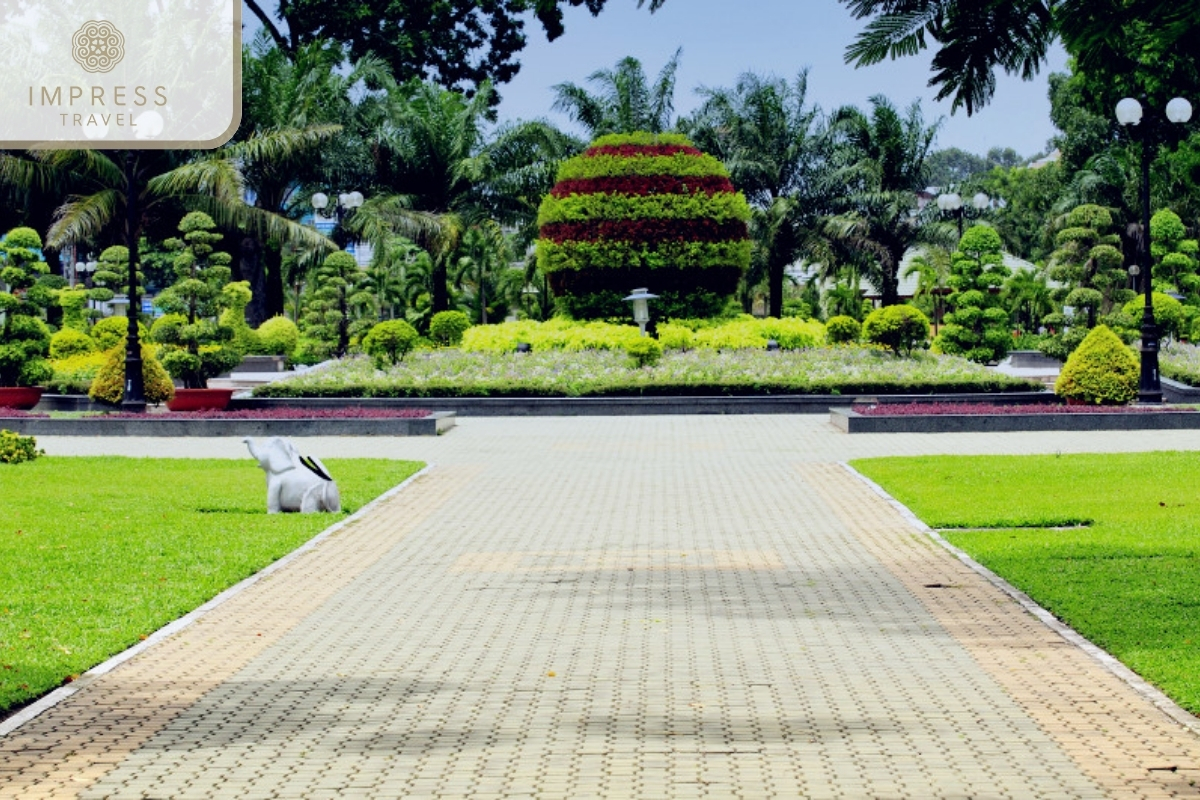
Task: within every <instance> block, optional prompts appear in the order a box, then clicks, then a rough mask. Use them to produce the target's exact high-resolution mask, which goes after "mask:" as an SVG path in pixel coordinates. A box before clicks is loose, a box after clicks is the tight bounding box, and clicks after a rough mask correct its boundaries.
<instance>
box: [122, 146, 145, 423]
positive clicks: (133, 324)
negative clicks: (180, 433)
mask: <svg viewBox="0 0 1200 800" xmlns="http://www.w3.org/2000/svg"><path fill="white" fill-rule="evenodd" d="M137 177H138V176H137V155H136V154H135V152H134V151H133V150H126V151H125V246H126V247H127V248H129V309H128V310H127V311H126V312H125V313H126V315H127V316H128V317H129V332H128V334H127V335H126V337H125V390H124V392H123V393H122V395H121V410H122V411H129V412H132V413H136V414H140V413H144V412H145V411H146V377H145V374H144V373H143V371H142V343H141V341H140V339H139V338H138V312H139V311H141V308H142V303H141V299H140V297H139V296H138V275H137V268H138V236H139V235H140V234H141V214H142V210H141V208H139V207H138V181H137Z"/></svg>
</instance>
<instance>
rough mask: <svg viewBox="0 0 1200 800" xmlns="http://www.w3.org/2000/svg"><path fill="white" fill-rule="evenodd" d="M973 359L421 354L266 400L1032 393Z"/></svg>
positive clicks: (846, 351) (289, 387)
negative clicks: (633, 363) (646, 362)
mask: <svg viewBox="0 0 1200 800" xmlns="http://www.w3.org/2000/svg"><path fill="white" fill-rule="evenodd" d="M1036 388H1040V386H1039V385H1038V384H1036V383H1034V382H1032V381H1028V380H1022V379H1017V378H1011V377H1008V376H1006V375H1002V374H999V373H996V372H993V371H991V370H988V369H986V368H985V367H983V366H980V365H978V364H974V363H972V362H969V361H967V360H966V359H962V358H956V357H951V356H934V355H930V354H927V353H922V354H918V355H916V356H914V357H913V358H896V357H895V356H893V355H891V354H889V353H886V352H884V351H882V350H879V349H878V348H862V347H846V346H841V347H833V348H818V349H811V350H793V351H780V352H767V351H766V350H708V349H701V350H690V351H687V352H675V351H669V352H666V353H664V354H663V356H662V358H661V359H660V360H659V361H658V362H657V363H656V364H655V365H653V366H647V367H643V368H640V369H630V365H629V357H628V355H626V353H625V352H624V350H580V351H566V350H554V349H548V350H542V351H537V350H535V351H533V352H532V353H509V352H506V353H489V352H464V351H459V350H449V349H445V350H434V351H428V352H419V353H415V354H414V355H412V356H410V357H409V358H407V359H405V361H404V362H403V363H402V364H400V365H398V366H396V367H394V368H392V369H389V370H386V371H381V370H377V369H375V368H374V365H373V364H372V363H371V361H370V360H369V359H366V358H351V359H345V360H343V361H340V362H338V363H337V364H333V365H330V367H328V368H327V369H322V370H320V371H314V372H310V373H307V374H304V375H299V376H296V377H294V378H287V379H285V380H281V381H276V382H275V383H270V384H266V385H264V386H259V387H258V388H256V389H255V390H254V395H255V396H256V397H530V396H542V397H588V396H604V395H608V396H622V395H624V396H630V395H632V396H639V395H640V396H649V395H660V396H661V395H765V394H835V393H841V394H852V393H853V394H860V393H872V394H878V393H905V394H907V393H914V392H919V393H928V392H980V391H1012V390H1020V391H1029V390H1032V389H1036Z"/></svg>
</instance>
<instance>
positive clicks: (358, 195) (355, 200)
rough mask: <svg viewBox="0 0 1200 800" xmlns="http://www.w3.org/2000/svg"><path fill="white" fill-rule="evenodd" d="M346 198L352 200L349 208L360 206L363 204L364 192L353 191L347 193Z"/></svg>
mask: <svg viewBox="0 0 1200 800" xmlns="http://www.w3.org/2000/svg"><path fill="white" fill-rule="evenodd" d="M346 198H347V199H348V200H349V201H350V203H349V205H348V206H347V208H358V207H359V206H361V205H362V204H363V194H362V192H359V191H353V192H351V193H350V194H348V195H346Z"/></svg>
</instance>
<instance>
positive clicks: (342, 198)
mask: <svg viewBox="0 0 1200 800" xmlns="http://www.w3.org/2000/svg"><path fill="white" fill-rule="evenodd" d="M338 205H339V206H341V207H342V208H349V207H350V195H348V194H345V193H343V194H339V195H338Z"/></svg>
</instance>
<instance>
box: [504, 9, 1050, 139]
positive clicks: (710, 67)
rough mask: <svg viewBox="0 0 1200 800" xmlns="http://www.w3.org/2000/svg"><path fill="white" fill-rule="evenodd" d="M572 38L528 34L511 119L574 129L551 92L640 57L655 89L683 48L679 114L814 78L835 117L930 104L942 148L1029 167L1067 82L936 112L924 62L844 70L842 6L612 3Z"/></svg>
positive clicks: (815, 96)
mask: <svg viewBox="0 0 1200 800" xmlns="http://www.w3.org/2000/svg"><path fill="white" fill-rule="evenodd" d="M565 22H566V33H565V34H564V35H563V36H562V37H560V38H559V39H557V40H556V41H554V42H546V37H545V34H544V33H543V31H542V30H541V26H540V25H539V24H538V23H537V22H536V21H534V22H532V23H531V24H529V25H528V26H527V28H526V30H527V33H528V38H529V45H528V46H527V47H526V49H525V50H524V51H522V53H521V55H520V62H521V71H520V73H519V74H518V75H517V77H516V78H515V79H514V80H513V81H512V82H510V83H508V84H505V85H503V86H500V87H499V89H500V94H501V95H502V97H503V102H502V103H501V105H500V114H501V117H502V118H504V119H533V118H536V117H543V118H546V119H549V120H550V121H552V122H555V123H556V124H559V125H560V126H562V127H565V128H570V125H569V123H568V120H567V118H566V117H564V116H562V115H559V114H554V113H551V111H550V106H551V104H552V103H553V101H554V93H553V90H552V88H551V87H552V86H554V84H557V83H561V82H564V81H570V82H573V83H577V84H580V85H584V86H586V83H585V81H586V79H587V76H588V75H590V74H591V73H593V72H595V71H596V70H597V69H602V68H612V67H613V66H614V65H615V64H616V62H617V61H618V60H619V59H621V58H623V57H625V56H627V55H631V56H634V57H635V58H637V59H639V60H640V61H641V62H642V65H643V67H644V68H645V69H646V72H647V74H648V75H649V76H650V77H651V78H653V77H654V76H655V75H657V74H658V71H659V70H660V69H661V68H662V67H663V65H664V64H665V63H666V62H667V60H668V59H669V58H670V57H671V54H672V53H674V52H675V49H676V48H678V47H682V48H683V56H682V58H681V62H680V67H679V72H678V74H677V80H676V91H675V110H676V113H680V114H682V113H687V112H689V111H691V110H692V109H693V108H695V107H696V105H697V104H698V102H699V100H698V98H697V96H696V95H695V92H694V89H695V87H697V86H700V85H705V86H710V87H722V86H733V85H734V83H735V82H736V80H737V77H738V75H740V74H741V73H743V72H746V71H754V72H758V73H761V74H774V75H777V76H780V77H785V78H789V79H790V78H792V77H794V76H795V75H796V74H797V73H798V72H799V70H801V69H802V68H804V67H808V68H809V98H810V101H811V102H815V103H816V104H818V105H819V106H821V108H822V109H823V110H825V111H831V110H833V109H834V108H836V107H838V106H841V105H847V104H852V105H857V106H859V107H861V108H866V106H867V99H868V98H869V97H871V96H872V95H874V94H883V95H886V96H887V97H889V98H891V99H892V101H893V102H895V103H896V105H897V106H899V107H901V108H904V107H906V106H907V105H908V104H909V103H911V102H912V101H914V100H921V101H922V105H923V108H924V111H925V117H926V120H927V121H932V120H934V119H936V118H938V117H941V116H944V117H945V118H946V120H945V124H944V125H943V127H942V130H941V133H940V135H939V137H938V142H937V146H938V147H961V148H962V149H964V150H969V151H971V152H975V153H979V154H983V153H985V152H986V151H987V150H988V148H990V147H997V146H998V147H1012V148H1014V149H1015V150H1017V152H1019V153H1021V154H1022V155H1025V156H1032V155H1034V154H1037V153H1040V152H1042V151H1043V150H1044V149H1045V145H1046V140H1047V139H1049V138H1050V137H1051V136H1053V135H1054V126H1053V125H1052V124H1051V122H1050V103H1049V100H1047V98H1046V88H1047V79H1046V78H1047V75H1049V73H1050V72H1051V71H1065V69H1066V55H1065V53H1063V52H1062V51H1061V49H1057V48H1056V49H1055V51H1054V52H1053V54H1052V56H1051V58H1050V60H1049V63H1048V64H1047V66H1046V67H1045V68H1043V70H1042V72H1041V74H1040V75H1039V76H1038V77H1037V78H1036V79H1035V80H1033V81H1030V82H1025V81H1021V80H1020V79H1019V78H1017V77H1009V76H1006V75H1003V74H1001V76H1000V78H999V80H998V86H997V90H996V97H995V99H994V100H993V101H992V103H991V105H989V106H988V107H987V108H985V109H984V110H983V111H981V112H977V113H976V114H975V115H974V116H972V117H968V116H967V115H966V113H965V112H964V111H961V110H960V111H959V112H958V113H957V114H955V115H953V116H951V115H950V103H949V101H944V102H941V103H935V102H934V101H933V97H934V95H935V94H936V92H935V91H933V90H931V89H929V88H928V87H927V86H926V83H927V82H928V80H929V77H930V73H929V57H928V56H926V55H922V56H916V57H911V58H905V59H901V60H899V61H886V62H884V63H882V64H878V65H876V66H873V67H866V68H862V69H855V68H853V67H851V66H849V65H847V64H845V63H844V62H843V53H844V51H845V48H846V46H847V45H848V44H850V42H851V41H852V40H853V38H854V36H855V34H856V33H857V32H858V30H859V29H860V27H861V24H862V23H860V22H858V21H856V20H854V19H853V18H851V16H850V14H849V12H847V10H846V7H845V6H844V5H842V4H840V3H838V2H837V0H667V1H666V3H665V5H664V6H663V7H662V8H661V9H659V10H658V11H657V12H655V13H654V14H650V13H649V11H647V10H646V9H645V8H642V9H638V8H637V3H636V0H608V6H607V7H606V8H605V10H604V11H603V12H602V13H601V14H600V16H598V17H595V18H593V17H592V16H591V15H590V14H588V13H587V11H586V10H584V9H580V8H569V9H567V11H566V20H565Z"/></svg>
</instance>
